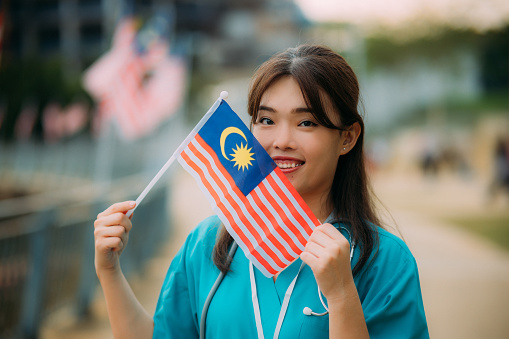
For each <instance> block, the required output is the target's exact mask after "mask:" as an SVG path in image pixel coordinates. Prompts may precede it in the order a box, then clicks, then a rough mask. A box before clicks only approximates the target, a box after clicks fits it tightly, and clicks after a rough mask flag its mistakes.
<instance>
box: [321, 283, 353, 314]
mask: <svg viewBox="0 0 509 339" xmlns="http://www.w3.org/2000/svg"><path fill="white" fill-rule="evenodd" d="M326 298H327V303H328V304H329V308H334V307H336V306H341V305H345V304H346V303H349V302H351V301H357V300H359V294H358V293H357V287H355V283H354V282H353V280H352V281H351V282H347V283H346V284H345V285H343V287H342V288H340V289H338V290H337V291H336V292H335V293H334V294H332V295H329V296H327V297H326Z"/></svg>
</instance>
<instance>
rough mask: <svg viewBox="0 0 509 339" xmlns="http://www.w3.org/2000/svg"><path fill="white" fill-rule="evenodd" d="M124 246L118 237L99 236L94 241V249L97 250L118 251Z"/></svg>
mask: <svg viewBox="0 0 509 339" xmlns="http://www.w3.org/2000/svg"><path fill="white" fill-rule="evenodd" d="M123 248H124V242H123V241H122V239H121V238H119V237H108V238H101V239H100V241H97V243H96V249H97V250H99V251H104V252H107V251H120V250H121V249H123Z"/></svg>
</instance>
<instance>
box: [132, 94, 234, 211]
mask: <svg viewBox="0 0 509 339" xmlns="http://www.w3.org/2000/svg"><path fill="white" fill-rule="evenodd" d="M226 98H228V92H226V91H222V92H221V94H220V95H219V98H218V99H217V100H216V102H214V104H213V105H212V106H211V107H210V109H209V110H208V112H207V113H205V115H204V116H203V118H201V120H200V121H199V122H198V124H197V125H196V126H195V127H194V128H193V130H192V131H191V133H189V135H188V136H187V137H186V138H185V139H184V141H183V142H182V143H181V144H180V146H179V147H177V149H176V150H175V152H173V154H172V156H171V157H170V158H169V159H168V161H166V163H165V164H164V166H163V167H162V168H161V169H160V170H159V172H157V174H156V176H155V177H154V178H152V180H151V181H150V182H149V184H148V185H147V187H145V189H144V190H143V192H141V194H140V195H139V196H138V198H136V206H135V207H134V208H133V209H131V210H129V211H127V213H126V216H127V217H131V215H132V214H133V212H134V210H136V208H137V207H138V206H139V205H140V203H141V202H142V201H143V199H144V198H145V197H146V196H147V194H148V192H150V190H151V189H152V188H153V187H154V185H155V184H156V183H157V182H158V181H159V179H161V177H162V176H163V174H164V173H166V171H167V170H168V168H170V165H171V164H172V163H173V162H174V161H175V159H177V157H178V156H179V155H180V153H181V152H182V151H183V150H184V148H185V147H186V146H187V144H189V142H190V141H191V139H193V138H194V137H195V135H196V133H198V131H199V130H200V129H201V128H202V127H203V125H205V123H206V122H207V120H208V119H209V118H210V116H211V115H212V114H213V113H214V112H215V111H216V109H217V108H218V107H219V105H220V104H221V101H223V100H225V99H226Z"/></svg>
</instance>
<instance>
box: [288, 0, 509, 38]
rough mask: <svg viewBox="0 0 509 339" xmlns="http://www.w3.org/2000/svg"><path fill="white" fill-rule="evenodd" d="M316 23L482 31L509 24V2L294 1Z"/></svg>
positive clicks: (373, 27)
mask: <svg viewBox="0 0 509 339" xmlns="http://www.w3.org/2000/svg"><path fill="white" fill-rule="evenodd" d="M295 2H296V3H297V4H298V5H299V6H300V8H301V9H302V11H303V12H304V14H305V15H306V16H307V17H308V18H309V19H311V20H313V21H317V22H346V23H354V24H358V25H361V26H363V27H364V28H366V29H367V30H368V31H369V30H376V29H379V28H381V27H384V28H389V29H397V28H401V27H408V25H411V24H416V23H417V24H420V25H421V26H423V25H427V24H431V25H444V26H450V27H454V28H458V29H462V28H468V29H474V30H476V31H479V32H484V31H487V30H490V29H496V28H500V27H503V26H505V25H507V24H509V1H507V0H383V1H382V0H357V1H352V0H295Z"/></svg>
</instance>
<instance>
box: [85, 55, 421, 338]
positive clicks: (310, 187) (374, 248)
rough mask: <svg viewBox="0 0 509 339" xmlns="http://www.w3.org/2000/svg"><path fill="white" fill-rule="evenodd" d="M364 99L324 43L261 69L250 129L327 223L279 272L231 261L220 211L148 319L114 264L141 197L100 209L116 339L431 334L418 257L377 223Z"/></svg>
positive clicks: (202, 229)
mask: <svg viewBox="0 0 509 339" xmlns="http://www.w3.org/2000/svg"><path fill="white" fill-rule="evenodd" d="M358 98H359V85H358V82H357V78H356V76H355V74H354V72H353V70H352V69H351V68H350V66H349V65H348V64H347V63H346V61H345V60H344V59H343V58H342V57H341V56H340V55H338V54H336V53H335V52H333V51H332V50H330V49H329V48H327V47H322V46H315V45H302V46H299V47H297V48H290V49H288V50H286V51H285V52H283V53H280V54H277V55H275V56H273V57H272V58H271V59H269V60H268V61H267V62H265V63H264V64H263V65H262V66H261V67H260V68H258V70H257V71H256V73H255V74H254V77H253V81H252V84H251V88H250V91H249V98H248V99H249V100H248V112H249V114H250V115H251V117H252V120H251V124H252V131H253V134H254V135H255V137H256V138H257V139H258V141H259V142H260V143H261V145H262V146H263V147H264V148H265V150H266V151H267V152H268V153H269V155H270V156H271V157H272V158H273V159H274V160H275V162H276V164H277V165H278V166H279V167H280V168H282V170H283V172H284V173H285V175H286V177H287V178H288V179H289V180H290V182H291V183H292V184H293V186H294V187H295V188H296V190H297V191H298V192H299V193H300V195H301V196H302V198H303V199H304V201H305V202H306V203H307V205H308V206H309V207H310V209H311V210H312V211H313V213H314V214H315V215H316V217H317V218H318V219H319V220H323V221H324V223H323V224H322V225H320V226H318V227H316V228H315V230H314V231H313V233H312V235H311V237H310V239H309V242H308V243H307V245H306V248H305V250H304V252H303V253H302V254H301V255H300V258H297V259H296V261H295V262H293V263H292V264H290V265H289V266H288V267H287V268H286V269H284V270H283V271H281V272H280V273H279V274H278V275H276V276H274V277H272V278H266V277H265V276H263V275H262V274H261V272H259V271H258V270H257V269H255V271H254V274H253V276H251V275H250V269H249V267H250V265H249V262H248V260H247V258H246V257H245V255H244V253H243V252H242V251H236V252H235V254H234V256H233V260H230V259H229V256H228V252H229V249H230V248H231V246H232V244H233V238H232V237H231V236H230V234H229V233H228V232H227V231H226V229H225V227H224V226H223V225H222V224H221V222H220V220H219V218H218V217H216V216H213V217H210V218H208V219H206V220H204V221H203V222H202V223H200V224H199V225H198V227H197V228H196V229H195V230H193V231H192V232H191V234H189V236H188V238H187V240H186V242H185V244H184V245H183V246H182V248H181V250H180V251H179V252H178V254H177V255H176V257H175V258H174V259H173V261H172V263H171V266H170V268H169V270H168V274H167V276H166V279H165V281H164V284H163V287H162V290H161V294H160V297H159V301H158V304H157V308H156V311H155V315H154V316H153V317H152V316H150V315H149V314H148V313H147V312H146V311H145V310H144V309H143V308H142V306H141V305H140V303H139V302H138V300H137V299H136V297H135V295H134V294H133V292H132V290H131V289H130V287H129V285H128V283H127V281H126V279H125V277H124V275H123V273H122V270H121V268H120V264H119V256H120V254H121V253H122V250H123V249H124V248H125V246H126V244H127V239H128V235H129V231H130V230H131V228H132V227H133V226H132V225H131V221H130V220H129V218H127V217H126V216H125V214H124V213H125V212H127V211H128V210H129V209H131V208H133V207H134V204H133V202H129V201H127V202H121V203H117V204H114V205H112V206H110V207H109V208H108V209H106V210H105V211H104V212H102V213H100V214H99V215H98V217H97V220H96V221H95V255H96V256H95V266H96V271H97V275H98V277H99V281H100V283H101V286H102V289H103V291H104V295H105V298H106V302H107V308H108V315H109V318H110V322H111V326H112V330H113V333H114V336H115V337H116V338H136V339H140V338H150V337H153V338H198V337H199V333H200V330H202V329H205V330H204V332H205V335H206V337H207V338H242V339H249V338H263V337H265V338H273V337H275V338H277V337H281V338H306V339H307V338H329V337H330V338H369V337H371V338H429V335H428V328H427V323H426V317H425V314H424V307H423V301H422V296H421V289H420V283H419V275H418V270H417V264H416V261H415V259H414V257H413V256H412V254H411V253H410V251H409V249H408V247H407V246H406V245H405V243H404V242H403V241H402V240H400V239H399V238H398V237H396V236H394V235H392V234H390V233H389V232H387V231H386V230H384V229H383V228H381V227H380V226H377V225H381V223H380V219H379V218H378V216H377V214H376V212H375V208H374V204H373V201H372V197H371V195H370V193H369V192H370V190H369V187H368V181H367V177H366V171H365V165H364V151H363V147H364V145H363V143H364V141H363V139H364V123H363V120H362V117H361V116H360V115H359V113H358V111H357V107H358ZM135 227H143V225H138V226H135ZM147 246H151V244H147ZM220 272H223V273H225V274H226V276H225V278H224V280H223V281H222V283H221V285H219V287H218V288H217V291H216V292H215V295H214V297H213V299H212V302H211V304H210V309H209V311H208V313H207V315H206V318H205V319H206V322H205V326H203V325H201V313H202V309H203V305H204V303H205V301H206V299H207V297H208V296H209V293H210V291H211V289H212V287H213V285H214V282H215V281H216V278H217V277H218V275H219V274H220ZM297 277H298V279H297ZM294 279H295V285H294V287H295V288H294V290H293V293H292V294H291V297H286V298H285V291H287V288H288V287H289V286H290V283H291V282H292V280H294ZM252 286H255V287H256V291H257V293H253V290H254V289H252ZM318 287H319V289H320V291H321V292H322V293H323V296H324V297H325V298H322V293H320V295H319V294H318ZM288 298H289V299H288ZM321 299H324V300H323V301H321ZM288 300H289V303H288V304H286V303H285V301H288ZM256 301H258V304H259V307H257V306H256ZM285 306H287V307H285ZM325 307H327V309H326V308H325ZM303 310H305V312H306V313H307V314H308V315H306V314H304V312H303ZM311 310H312V311H311ZM285 312H286V313H285ZM257 314H258V315H260V317H259V318H258V316H257ZM257 319H258V320H257Z"/></svg>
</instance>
